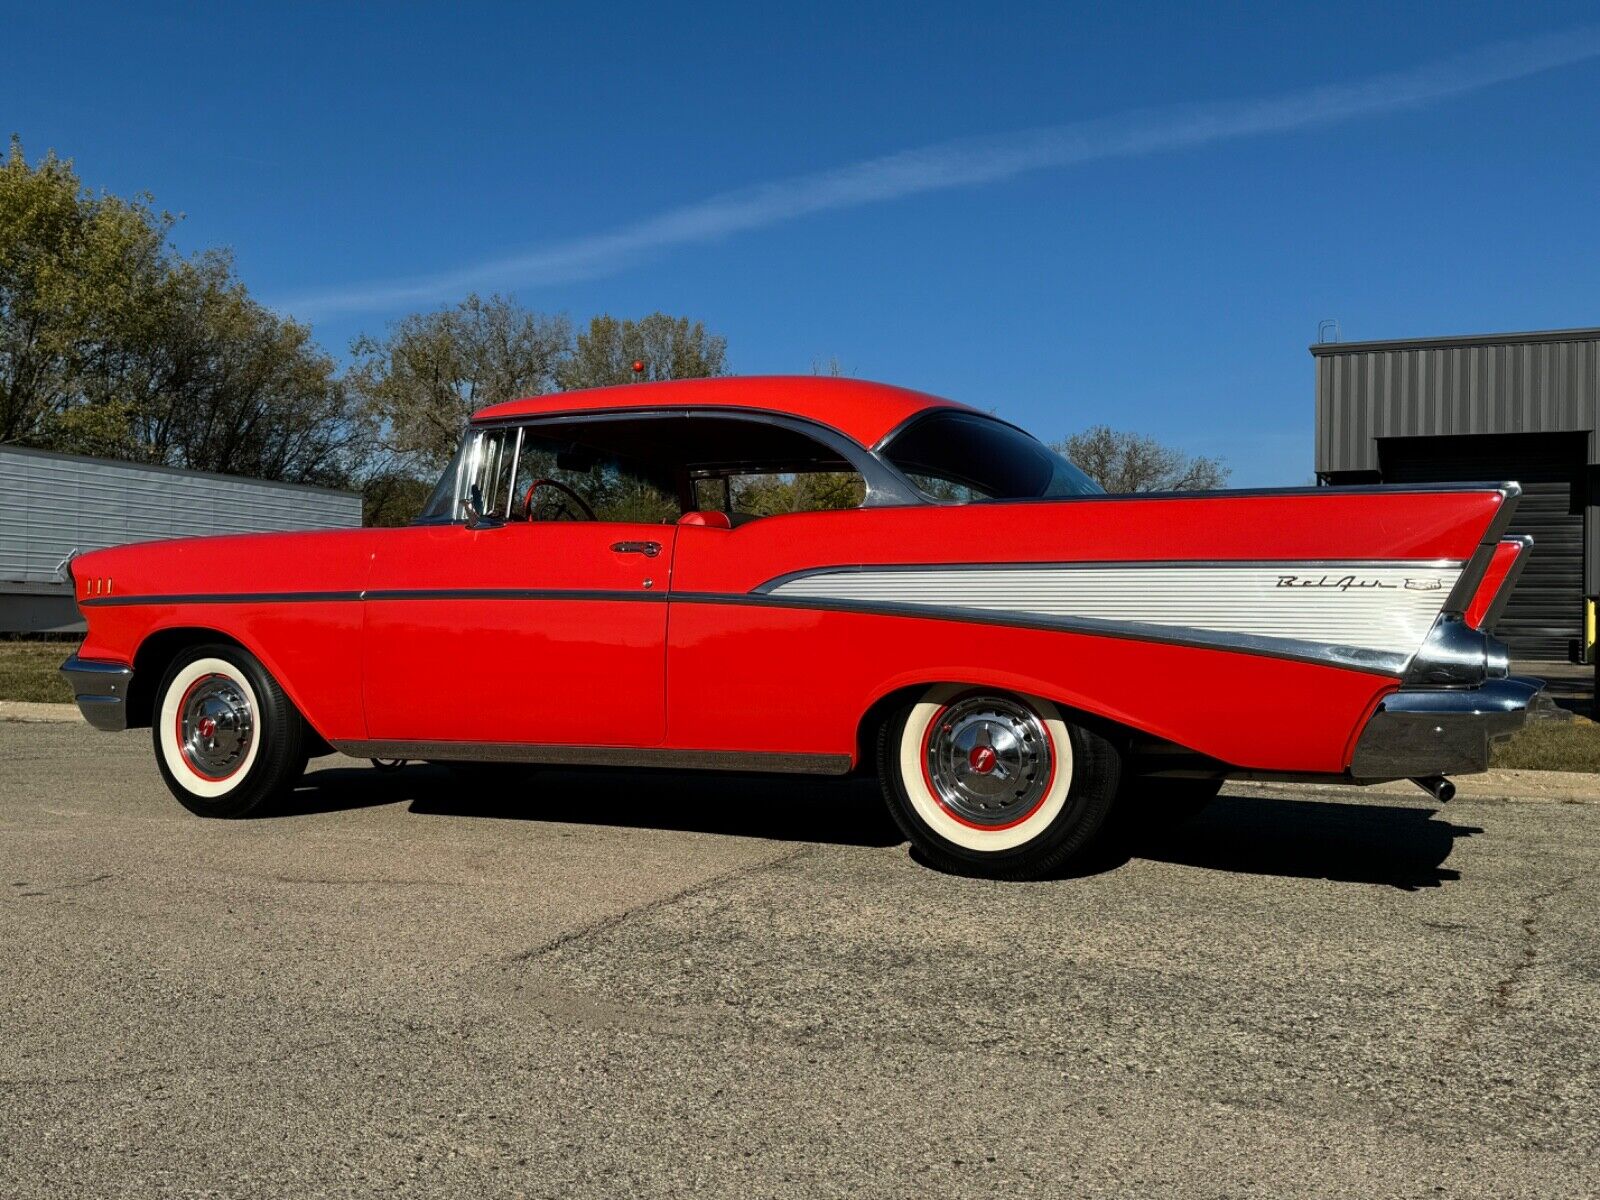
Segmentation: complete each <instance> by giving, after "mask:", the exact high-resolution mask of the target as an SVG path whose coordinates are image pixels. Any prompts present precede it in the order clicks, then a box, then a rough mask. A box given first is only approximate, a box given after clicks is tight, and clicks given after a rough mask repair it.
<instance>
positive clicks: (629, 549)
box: [611, 542, 661, 558]
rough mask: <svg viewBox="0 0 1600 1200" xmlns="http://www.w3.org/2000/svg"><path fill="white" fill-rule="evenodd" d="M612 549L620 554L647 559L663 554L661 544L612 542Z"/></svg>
mask: <svg viewBox="0 0 1600 1200" xmlns="http://www.w3.org/2000/svg"><path fill="white" fill-rule="evenodd" d="M611 548H612V549H613V550H615V551H616V552H617V553H618V554H642V555H644V556H645V557H646V558H654V557H655V556H656V555H658V554H660V553H661V543H660V542H612V543H611Z"/></svg>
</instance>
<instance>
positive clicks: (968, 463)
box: [882, 412, 1105, 502]
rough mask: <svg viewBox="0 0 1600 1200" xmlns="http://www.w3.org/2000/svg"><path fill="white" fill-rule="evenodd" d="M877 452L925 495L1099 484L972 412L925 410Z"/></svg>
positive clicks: (1037, 492) (984, 495)
mask: <svg viewBox="0 0 1600 1200" xmlns="http://www.w3.org/2000/svg"><path fill="white" fill-rule="evenodd" d="M882 453H883V457H884V458H886V459H888V460H889V461H890V462H891V463H893V464H894V465H895V466H896V467H898V468H899V469H900V471H901V472H902V473H903V474H904V475H905V476H906V477H907V478H908V479H910V480H911V482H912V483H913V484H915V485H916V487H917V490H918V491H920V492H922V494H923V495H925V496H927V497H928V498H929V499H930V500H943V501H958V502H959V501H970V500H1033V499H1038V498H1042V497H1051V496H1090V495H1096V494H1099V493H1101V492H1103V491H1104V490H1105V489H1103V488H1102V487H1101V486H1100V485H1099V484H1097V483H1095V482H1094V480H1092V479H1090V478H1089V477H1088V476H1087V475H1085V474H1084V473H1083V472H1082V471H1080V470H1078V468H1077V467H1075V466H1073V465H1072V464H1071V463H1069V462H1068V461H1067V460H1066V459H1064V458H1062V457H1061V455H1059V454H1057V453H1056V452H1055V451H1054V450H1051V449H1050V448H1049V447H1048V446H1046V445H1045V444H1044V443H1042V442H1040V441H1038V440H1037V439H1035V438H1032V437H1029V436H1028V435H1027V434H1026V433H1023V432H1022V430H1020V429H1017V428H1015V427H1014V426H1011V425H1007V424H1005V422H1003V421H996V420H992V419H990V418H989V417H984V416H980V415H979V414H977V413H964V412H935V413H929V414H928V415H927V416H925V417H922V418H921V419H920V420H918V421H916V422H914V423H913V424H911V425H909V426H907V427H906V428H905V429H904V430H902V431H901V432H899V433H897V434H896V435H895V436H894V437H893V438H892V439H890V441H889V443H888V445H886V446H885V447H884V448H883V451H882Z"/></svg>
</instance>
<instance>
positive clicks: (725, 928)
mask: <svg viewBox="0 0 1600 1200" xmlns="http://www.w3.org/2000/svg"><path fill="white" fill-rule="evenodd" d="M0 864H3V878H0V892H3V900H0V936H3V938H4V944H5V947H6V949H5V969H4V973H3V987H0V1030H3V1033H0V1195H4V1196H7V1197H33V1196H83V1195H95V1196H141V1197H148V1196H155V1195H185V1196H188V1195H227V1196H274V1197H282V1196H303V1195H324V1194H330V1195H372V1194H388V1193H396V1194H406V1195H408V1196H418V1195H428V1196H433V1195H438V1196H462V1195H486V1196H500V1195H528V1196H541V1197H543V1196H548V1197H587V1196H595V1197H602V1196H604V1197H617V1196H699V1197H704V1196H728V1197H735V1196H737V1197H751V1196H799V1195H826V1196H833V1195H850V1194H859V1195H872V1196H968V1195H970V1196H1012V1195H1038V1196H1068V1195H1083V1194H1093V1195H1116V1196H1174V1197H1176V1196H1183V1197H1197V1196H1230V1197H1237V1196H1256V1195H1313V1194H1314V1195H1350V1196H1356V1195H1359V1196H1362V1197H1373V1196H1425V1195H1426V1196H1431V1195H1451V1196H1462V1195H1482V1196H1496V1197H1509V1196H1539V1197H1552V1196H1576V1195H1583V1194H1591V1195H1592V1194H1595V1193H1596V1192H1597V1191H1600V1156H1597V1150H1600V937H1597V934H1600V917H1597V900H1600V807H1597V806H1594V805H1586V804H1571V803H1556V802H1549V801H1532V802H1526V803H1519V802H1489V801H1482V800H1458V801H1456V802H1455V803H1453V804H1451V805H1449V806H1448V807H1446V808H1444V809H1437V808H1436V807H1435V806H1434V805H1433V804H1432V803H1431V802H1430V801H1428V800H1427V799H1426V797H1424V796H1423V795H1422V793H1421V792H1417V793H1416V795H1415V796H1414V797H1411V796H1406V795H1400V796H1377V795H1373V794H1370V793H1334V792H1324V793H1308V792H1287V791H1284V792H1279V793H1276V794H1274V793H1271V792H1269V791H1267V790H1263V789H1248V788H1233V789H1230V790H1229V792H1228V793H1226V794H1225V796H1224V798H1223V799H1221V800H1220V801H1219V802H1218V803H1217V804H1216V806H1215V808H1214V809H1213V810H1212V811H1210V812H1209V813H1208V814H1207V815H1206V816H1205V817H1204V818H1202V819H1201V820H1200V821H1198V822H1197V823H1195V824H1194V825H1193V826H1190V827H1189V828H1187V829H1186V830H1184V831H1182V832H1181V833H1178V834H1170V835H1146V836H1144V837H1142V838H1140V839H1139V840H1137V841H1136V842H1135V843H1134V845H1133V846H1132V853H1131V855H1130V856H1127V857H1121V856H1119V857H1116V858H1110V859H1106V860H1103V861H1099V862H1096V863H1095V864H1092V867H1091V869H1089V870H1088V871H1086V872H1085V873H1080V874H1078V875H1075V876H1072V877H1068V878H1063V879H1058V880H1053V881H1049V882H1045V883H1038V884H1027V885H1017V884H990V883H980V882H974V881H971V880H966V879H959V878H953V877H948V876H943V875H939V874H936V873H935V872H933V871H930V870H928V869H926V868H924V867H921V866H919V865H917V864H916V863H915V862H913V861H912V860H911V859H910V858H909V856H908V854H907V850H906V848H905V846H904V845H903V844H901V843H900V841H899V839H898V837H897V836H896V834H895V832H894V830H893V829H892V827H891V826H890V825H889V823H888V821H887V818H886V817H884V816H883V815H882V814H881V810H880V808H879V805H878V802H877V799H876V795H875V792H874V790H873V789H872V787H871V786H870V785H861V784H853V783H844V784H839V783H822V784H819V783H817V782H815V781H798V782H791V781H782V780H779V781H773V780H764V779H753V778H749V777H713V778H706V777H687V776H678V775H664V776H663V775H648V774H624V773H616V772H610V773H601V772H577V771H549V772H535V773H532V774H529V775H526V776H511V777H506V776H490V777H486V778H483V779H475V780H470V781H467V780H463V779H462V778H460V777H458V776H455V775H453V774H451V773H449V772H446V771H444V770H442V769H437V768H415V769H407V770H406V771H404V772H402V773H400V774H398V775H392V776H385V775H380V774H378V773H377V772H375V771H372V770H370V769H368V768H365V767H362V766H357V765H355V764H352V763H350V761H349V760H346V759H327V760H323V765H322V766H321V769H319V770H317V771H315V772H314V773H313V774H312V775H311V776H310V777H309V778H308V780H307V783H306V785H305V786H304V787H303V788H302V789H301V790H300V791H299V792H298V793H297V795H296V797H295V798H294V801H293V803H292V805H291V806H290V807H289V808H288V809H287V810H286V811H285V812H284V813H283V814H282V815H278V816H275V817H272V818H269V819H261V820H254V821H247V822H234V823H224V822H207V821H201V820H199V819H196V818H193V817H190V816H189V815H187V814H186V813H184V812H183V811H182V810H181V809H180V808H179V807H178V805H177V804H176V803H175V802H174V801H172V800H171V799H170V798H169V797H168V796H167V794H166V792H165V791H164V789H163V788H162V787H161V785H160V784H159V782H158V781H157V779H156V774H155V770H154V767H153V765H152V763H151V761H150V751H149V743H148V741H147V735H146V734H144V733H143V732H134V733H129V734H125V735H115V736H112V735H103V734H95V733H93V732H92V731H90V730H89V729H87V728H86V727H84V726H81V725H65V724H58V725H19V724H0Z"/></svg>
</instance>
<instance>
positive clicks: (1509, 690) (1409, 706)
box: [1350, 678, 1544, 782]
mask: <svg viewBox="0 0 1600 1200" xmlns="http://www.w3.org/2000/svg"><path fill="white" fill-rule="evenodd" d="M1543 687H1544V682H1543V681H1542V680H1539V679H1521V678H1515V679H1489V680H1486V681H1485V682H1484V683H1482V684H1480V685H1479V686H1477V687H1473V688H1401V689H1400V690H1399V691H1398V692H1394V693H1392V694H1390V695H1388V696H1385V697H1384V699H1383V702H1382V703H1381V704H1379V705H1378V711H1377V712H1375V713H1373V714H1372V717H1371V719H1370V720H1368V722H1367V726H1366V728H1365V729H1363V730H1362V731H1361V737H1360V739H1359V740H1358V741H1357V742H1356V750H1355V755H1354V756H1353V758H1352V759H1351V762H1350V774H1351V776H1352V778H1354V779H1356V780H1359V781H1363V782H1368V781H1376V780H1382V779H1414V778H1418V777H1429V776H1435V775H1469V774H1473V773H1475V772H1478V771H1487V770H1488V769H1489V745H1490V743H1491V742H1494V741H1497V740H1498V739H1500V738H1503V737H1507V736H1509V735H1510V734H1513V733H1515V732H1516V731H1517V730H1518V729H1520V728H1522V723H1523V722H1524V721H1525V720H1526V719H1527V715H1528V705H1529V704H1530V703H1531V702H1532V701H1533V698H1534V697H1535V696H1537V695H1538V694H1539V692H1540V690H1541V689H1542V688H1543Z"/></svg>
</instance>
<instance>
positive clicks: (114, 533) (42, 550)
mask: <svg viewBox="0 0 1600 1200" xmlns="http://www.w3.org/2000/svg"><path fill="white" fill-rule="evenodd" d="M360 524H361V496H360V494H359V493H356V492H338V491H332V490H330V489H327V488H317V487H303V486H301V485H298V484H290V483H268V482H265V481H263V480H260V479H242V478H239V477H238V476H234V475H212V474H209V473H207V472H203V471H180V470H176V469H174V468H172V467H153V466H144V465H141V464H137V463H126V462H113V461H111V460H108V459H100V458H81V457H78V456H75V455H70V454H52V453H49V452H47V451H43V450H23V449H17V448H14V447H6V448H0V633H42V632H66V631H70V630H75V629H82V628H83V622H82V621H81V619H80V618H79V616H78V610H77V606H76V605H75V604H74V603H73V600H72V589H71V586H70V585H69V584H68V583H67V582H66V581H65V580H63V579H62V578H61V576H60V574H59V572H58V570H57V568H58V567H59V565H60V564H61V561H62V560H63V559H65V558H66V557H67V556H68V555H69V554H70V553H72V551H74V550H78V551H83V552H87V551H89V550H99V549H103V548H105V547H107V546H120V545H123V544H124V543H126V542H147V541H153V540H155V539H157V538H171V537H193V536H198V535H202V534H215V533H259V532H263V531H267V530H276V529H345V528H351V527H354V526H358V525H360Z"/></svg>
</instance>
